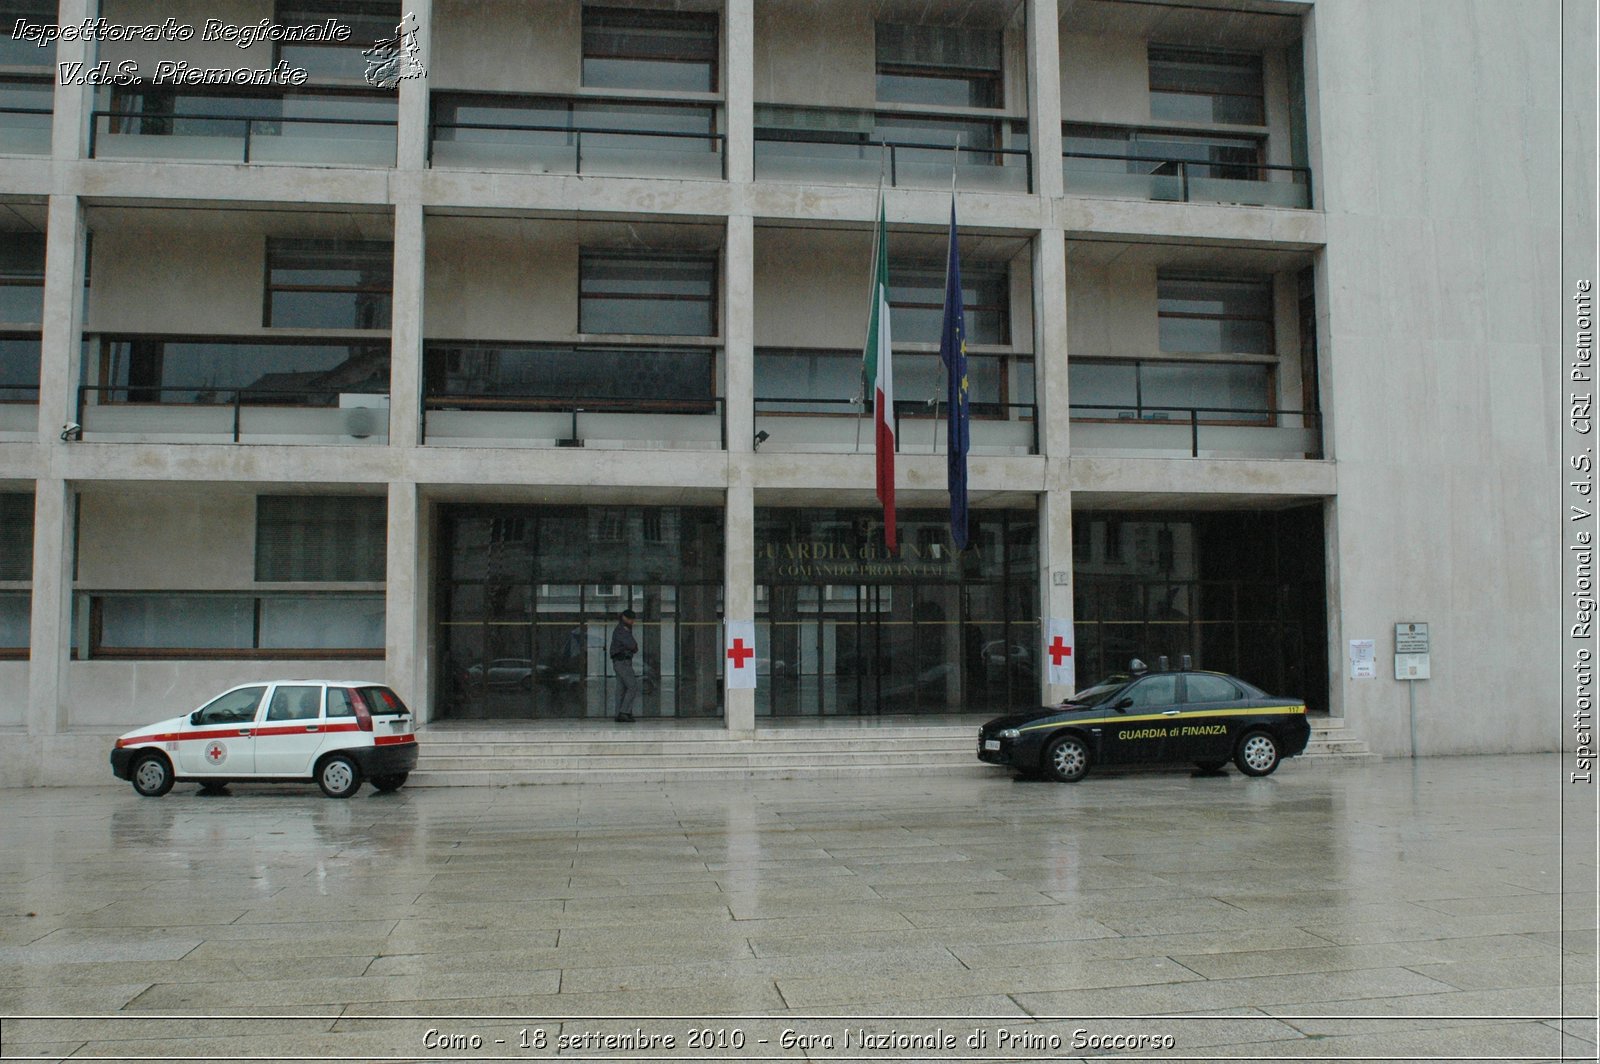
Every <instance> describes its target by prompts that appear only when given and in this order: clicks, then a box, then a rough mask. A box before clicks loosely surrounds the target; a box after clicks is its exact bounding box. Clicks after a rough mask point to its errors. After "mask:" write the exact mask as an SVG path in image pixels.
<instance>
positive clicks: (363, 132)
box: [98, 85, 397, 140]
mask: <svg viewBox="0 0 1600 1064" xmlns="http://www.w3.org/2000/svg"><path fill="white" fill-rule="evenodd" d="M396 109H397V98H396V96H395V94H394V93H392V92H370V93H369V92H297V91H296V92H283V93H279V94H275V95H272V96H246V95H238V94H229V93H216V92H193V91H184V90H179V89H174V88H168V87H163V86H159V85H157V86H151V85H138V86H133V87H128V88H118V89H116V90H114V91H113V93H112V97H111V112H112V113H111V114H110V116H109V117H108V122H107V124H106V125H104V126H101V127H99V128H98V132H99V133H127V134H133V135H136V136H143V137H160V136H172V135H182V136H188V137H240V138H242V137H244V136H245V135H246V133H247V132H248V133H249V134H250V135H251V136H281V135H284V134H291V135H294V136H303V137H320V138H323V139H324V140H329V139H341V140H342V139H347V138H351V137H371V136H372V127H374V126H390V127H392V126H394V124H395V114H396ZM326 119H338V121H337V122H333V123H329V122H327V121H325V120H326ZM352 119H353V120H355V121H354V122H352V121H351V120H352Z"/></svg>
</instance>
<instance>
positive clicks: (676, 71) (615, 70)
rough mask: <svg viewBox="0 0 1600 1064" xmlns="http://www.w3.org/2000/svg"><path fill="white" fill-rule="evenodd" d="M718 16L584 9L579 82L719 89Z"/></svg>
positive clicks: (593, 85) (590, 85) (602, 85)
mask: <svg viewBox="0 0 1600 1064" xmlns="http://www.w3.org/2000/svg"><path fill="white" fill-rule="evenodd" d="M717 29H718V27H717V16H716V15H715V14H710V13H704V14H702V13H699V12H691V11H640V10H634V9H626V10H625V9H621V8H610V7H585V8H584V9H583V84H584V87H586V88H600V89H662V90H666V91H669V92H715V91H717V52H718V44H717Z"/></svg>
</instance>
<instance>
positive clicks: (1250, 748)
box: [1233, 731, 1278, 776]
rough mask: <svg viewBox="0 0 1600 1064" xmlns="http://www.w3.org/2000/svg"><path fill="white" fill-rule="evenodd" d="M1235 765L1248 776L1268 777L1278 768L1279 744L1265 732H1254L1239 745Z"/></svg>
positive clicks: (1234, 759)
mask: <svg viewBox="0 0 1600 1064" xmlns="http://www.w3.org/2000/svg"><path fill="white" fill-rule="evenodd" d="M1233 763H1234V764H1236V765H1238V766H1239V771H1240V772H1243V773H1244V774H1245V775H1247V776H1267V775H1271V773H1272V770H1273V769H1275V768H1277V767H1278V742H1277V740H1276V739H1274V738H1273V737H1272V736H1271V735H1268V734H1267V733H1266V732H1264V731H1253V732H1251V733H1250V734H1249V735H1246V736H1245V737H1244V739H1243V740H1241V741H1240V743H1239V752H1238V753H1237V754H1235V755H1234V758H1233Z"/></svg>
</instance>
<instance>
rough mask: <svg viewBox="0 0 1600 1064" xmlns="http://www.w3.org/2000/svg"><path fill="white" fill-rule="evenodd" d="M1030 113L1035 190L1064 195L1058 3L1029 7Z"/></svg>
mask: <svg viewBox="0 0 1600 1064" xmlns="http://www.w3.org/2000/svg"><path fill="white" fill-rule="evenodd" d="M1028 114H1029V115H1030V116H1031V119H1032V120H1031V123H1030V124H1031V125H1032V127H1033V128H1032V130H1031V132H1032V134H1033V137H1032V144H1033V159H1034V185H1033V190H1034V191H1035V192H1036V193H1038V194H1039V195H1041V196H1045V197H1050V196H1059V195H1061V194H1062V177H1061V17H1060V14H1059V13H1058V12H1057V10H1056V0H1030V3H1029V4H1028Z"/></svg>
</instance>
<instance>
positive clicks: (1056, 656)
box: [1050, 636, 1072, 668]
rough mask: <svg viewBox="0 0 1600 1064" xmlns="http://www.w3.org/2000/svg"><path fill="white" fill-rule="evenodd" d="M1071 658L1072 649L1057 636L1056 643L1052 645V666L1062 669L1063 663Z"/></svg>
mask: <svg viewBox="0 0 1600 1064" xmlns="http://www.w3.org/2000/svg"><path fill="white" fill-rule="evenodd" d="M1070 657H1072V648H1071V647H1069V646H1067V644H1066V642H1065V641H1064V640H1063V639H1062V638H1061V637H1060V636H1056V638H1055V642H1053V643H1051V644H1050V664H1052V665H1054V666H1056V667H1057V668H1060V666H1061V663H1062V661H1064V660H1066V659H1067V658H1070Z"/></svg>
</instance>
